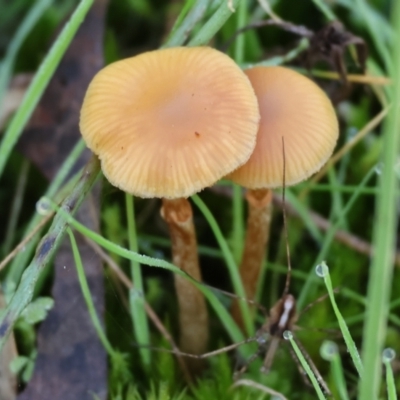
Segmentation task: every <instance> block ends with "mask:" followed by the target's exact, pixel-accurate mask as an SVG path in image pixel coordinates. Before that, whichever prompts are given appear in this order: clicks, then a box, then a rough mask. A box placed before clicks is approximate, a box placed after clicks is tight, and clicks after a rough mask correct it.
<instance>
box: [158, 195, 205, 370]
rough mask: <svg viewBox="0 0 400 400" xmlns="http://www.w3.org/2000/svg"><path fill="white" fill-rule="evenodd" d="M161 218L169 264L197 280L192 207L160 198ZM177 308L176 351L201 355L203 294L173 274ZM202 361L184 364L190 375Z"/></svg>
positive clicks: (203, 313)
mask: <svg viewBox="0 0 400 400" xmlns="http://www.w3.org/2000/svg"><path fill="white" fill-rule="evenodd" d="M161 216H162V217H163V218H164V220H165V221H166V222H167V224H168V227H169V232H170V236H171V243H172V260H173V263H174V264H175V265H176V266H178V267H179V268H181V269H182V270H183V271H185V272H186V273H188V274H189V275H190V276H191V277H192V278H194V279H196V280H197V281H201V272H200V267H199V258H198V252H197V240H196V233H195V230H194V225H193V213H192V207H191V206H190V203H189V201H188V200H187V199H184V198H179V199H172V200H170V199H163V206H162V208H161ZM175 288H176V293H177V297H178V305H179V330H180V340H179V341H180V346H179V347H180V349H181V350H182V351H183V352H185V353H191V354H202V353H204V352H205V350H206V348H207V342H208V313H207V307H206V302H205V299H204V296H203V294H202V293H201V292H200V291H199V290H198V289H197V288H196V287H195V286H194V285H193V284H192V283H191V282H189V280H187V279H185V278H184V277H181V276H178V275H175ZM202 364H203V360H196V359H193V360H191V362H190V363H188V366H189V368H190V369H191V371H192V372H196V371H198V370H199V369H201V366H202Z"/></svg>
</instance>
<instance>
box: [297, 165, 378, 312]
mask: <svg viewBox="0 0 400 400" xmlns="http://www.w3.org/2000/svg"><path fill="white" fill-rule="evenodd" d="M374 174H375V168H371V169H370V171H369V172H368V173H367V174H366V175H365V177H364V178H363V180H362V181H361V182H360V184H359V185H358V187H357V189H356V190H355V191H354V193H353V194H352V196H351V197H350V199H349V200H348V202H347V203H346V205H345V207H344V208H343V210H342V212H341V214H340V215H339V216H338V217H337V219H336V221H335V223H333V224H332V225H331V227H330V228H329V230H328V231H327V232H326V235H325V239H324V241H323V243H322V248H321V250H320V252H319V254H318V256H317V257H316V260H315V261H314V264H313V265H317V264H319V263H320V262H321V261H322V260H324V259H325V258H326V257H327V255H328V251H329V248H330V246H331V244H332V242H333V239H334V238H335V233H336V231H337V230H338V229H339V228H340V225H341V221H342V218H344V216H345V215H347V213H349V212H350V210H351V208H352V207H353V205H354V204H355V202H356V200H357V199H358V197H359V196H360V195H361V190H362V189H363V188H364V187H365V186H366V185H367V183H368V182H369V180H370V179H371V178H372V177H373V176H374ZM315 279H316V278H315V274H314V270H313V269H311V270H310V272H309V274H308V278H307V280H306V281H305V282H304V285H303V287H302V289H301V292H300V295H299V296H298V298H297V305H298V307H299V308H300V309H302V308H303V307H304V304H305V301H306V297H307V296H309V295H311V294H312V292H311V287H312V283H313V281H315Z"/></svg>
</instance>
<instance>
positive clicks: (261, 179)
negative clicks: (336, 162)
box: [228, 67, 339, 189]
mask: <svg viewBox="0 0 400 400" xmlns="http://www.w3.org/2000/svg"><path fill="white" fill-rule="evenodd" d="M245 73H246V75H247V76H248V77H249V79H250V81H251V83H252V85H253V88H254V90H255V92H256V96H257V98H258V102H259V106H260V114H261V122H260V127H259V130H258V133H257V144H256V147H255V149H254V152H253V154H252V155H251V157H250V159H249V161H247V163H246V164H244V165H243V166H242V167H240V168H238V169H237V170H235V171H234V172H233V173H231V174H230V175H229V176H228V178H229V179H231V180H233V181H234V182H236V183H239V184H241V185H243V186H245V187H247V188H251V189H260V188H274V187H279V186H282V182H283V149H282V147H283V146H282V137H283V138H284V146H285V161H286V163H285V164H286V169H285V181H286V184H287V185H294V184H296V183H298V182H300V181H302V180H304V179H306V178H308V177H309V176H310V175H312V174H313V173H315V172H317V171H318V170H319V169H320V168H321V167H322V166H323V165H324V164H325V162H326V161H327V160H328V158H329V157H330V156H331V154H332V152H333V150H334V148H335V145H336V141H337V138H338V134H339V126H338V121H337V118H336V114H335V111H334V109H333V106H332V104H331V102H330V100H329V98H328V97H327V96H326V94H325V93H324V92H323V91H322V90H321V89H320V88H319V87H318V86H317V85H316V84H315V83H314V82H313V81H311V80H310V79H308V78H306V77H305V76H303V75H301V74H299V73H297V72H295V71H292V70H290V69H288V68H284V67H255V68H251V69H248V70H246V71H245Z"/></svg>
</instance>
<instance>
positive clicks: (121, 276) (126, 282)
mask: <svg viewBox="0 0 400 400" xmlns="http://www.w3.org/2000/svg"><path fill="white" fill-rule="evenodd" d="M83 237H84V239H85V241H86V242H87V243H88V245H89V246H90V247H91V248H92V249H93V250H94V251H95V252H96V253H97V254H98V255H99V256H100V258H101V259H102V260H103V261H104V262H105V263H106V264H107V265H108V266H109V267H110V268H111V270H112V271H113V272H114V273H115V275H116V276H117V277H118V279H119V280H120V281H121V282H122V283H123V284H124V285H125V287H126V288H127V289H133V287H134V286H133V282H132V281H131V280H130V279H129V277H128V276H127V275H126V274H125V273H124V271H122V269H121V268H120V267H119V266H118V264H117V263H116V262H115V261H114V260H113V259H112V258H111V257H110V256H109V255H108V254H107V253H106V252H105V251H104V250H103V249H102V248H101V247H100V246H99V245H98V244H97V243H95V242H94V241H93V240H91V239H89V238H87V237H86V236H83ZM144 309H145V311H146V314H147V315H148V317H149V318H150V319H151V321H152V322H153V324H154V326H155V327H156V328H157V329H158V330H159V332H160V333H161V334H162V335H163V336H164V337H165V339H166V340H167V341H168V342H169V343H170V345H171V347H172V349H173V351H172V352H173V353H174V354H176V356H177V359H178V362H179V365H180V367H181V369H182V372H183V374H184V376H185V380H186V381H187V382H188V383H190V382H191V377H190V374H189V371H188V370H187V367H186V364H185V362H184V361H183V360H182V358H181V357H180V354H181V351H180V350H179V348H178V346H177V345H176V343H175V341H174V339H173V338H172V336H171V335H170V333H169V332H168V330H167V328H166V327H165V326H164V324H163V323H162V322H161V320H160V319H159V318H158V315H157V314H156V313H155V311H154V310H153V309H152V307H151V306H150V305H149V304H148V303H147V301H145V302H144Z"/></svg>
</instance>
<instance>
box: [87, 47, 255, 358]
mask: <svg viewBox="0 0 400 400" xmlns="http://www.w3.org/2000/svg"><path fill="white" fill-rule="evenodd" d="M259 119H260V115H259V111H258V104H257V99H256V97H255V95H254V91H253V89H252V86H251V84H250V82H249V80H248V78H247V77H246V75H245V74H244V73H243V72H242V71H241V70H240V68H239V67H238V66H237V65H236V64H235V63H234V62H233V61H232V60H231V59H230V58H229V57H227V56H226V55H224V54H223V53H221V52H218V51H216V50H214V49H211V48H208V47H198V48H184V47H177V48H170V49H163V50H157V51H151V52H148V53H144V54H141V55H138V56H136V57H132V58H129V59H126V60H122V61H119V62H116V63H114V64H111V65H109V66H107V67H106V68H104V69H103V70H101V71H100V72H99V73H98V74H97V75H96V76H95V77H94V79H93V81H92V82H91V84H90V86H89V88H88V90H87V93H86V96H85V99H84V102H83V106H82V111H81V120H80V128H81V132H82V135H83V137H84V139H85V141H86V143H87V145H88V147H89V148H90V149H91V150H92V151H93V152H94V153H95V154H97V155H98V157H99V159H100V161H101V165H102V170H103V173H104V175H105V176H106V178H107V179H108V180H109V181H110V182H111V184H113V185H114V186H117V187H118V188H120V189H122V190H124V191H126V192H128V193H131V194H133V195H136V196H139V197H143V198H150V197H159V198H162V199H163V206H162V213H161V214H162V216H163V218H164V219H165V221H166V222H167V223H168V225H169V230H170V235H171V241H172V253H173V262H174V264H175V265H177V266H179V267H180V268H181V269H182V270H184V271H185V272H187V273H188V274H189V275H191V276H192V277H193V278H195V279H197V280H199V281H200V280H201V273H200V268H199V262H198V255H197V245H196V236H195V231H194V227H193V221H192V209H191V206H190V203H189V202H188V200H187V199H186V198H187V197H188V196H190V195H192V194H193V193H196V192H198V191H200V190H202V189H203V188H205V187H207V186H210V185H212V184H214V183H215V182H216V181H217V180H218V179H220V178H221V177H223V176H224V175H226V174H228V173H230V172H231V171H233V170H234V169H235V168H237V167H238V166H240V165H242V164H243V163H244V162H246V161H247V159H248V158H249V157H250V155H251V153H252V151H253V149H254V146H255V140H256V134H257V129H258V123H259ZM175 284H176V289H177V296H178V305H179V310H180V312H179V325H180V346H181V348H182V350H183V351H185V352H189V353H194V354H199V353H202V352H204V350H205V348H206V344H207V338H208V323H207V320H208V317H207V310H206V304H205V300H204V297H203V295H202V294H201V293H200V292H199V291H198V290H197V289H196V288H195V287H194V286H193V285H192V284H191V283H190V282H189V281H188V280H186V279H184V278H182V277H179V276H175Z"/></svg>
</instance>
